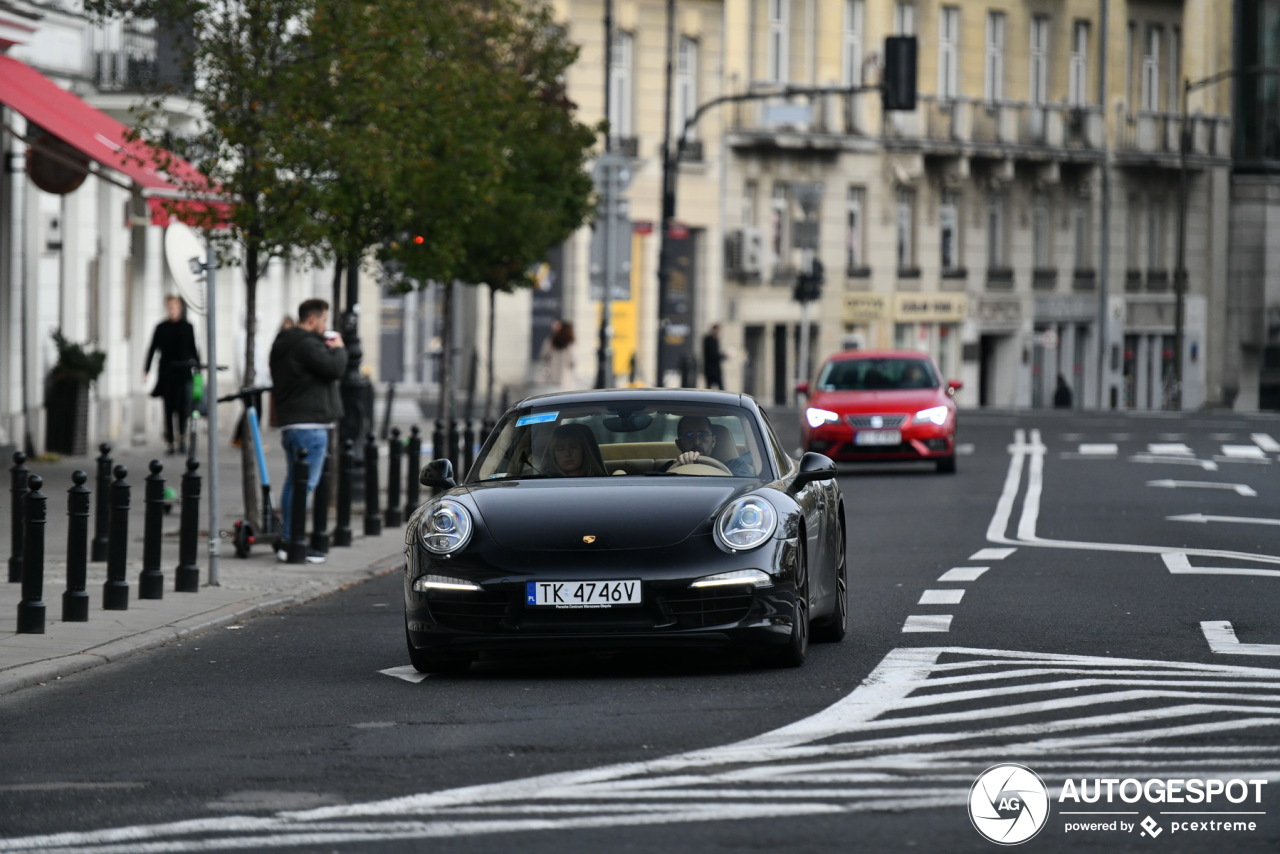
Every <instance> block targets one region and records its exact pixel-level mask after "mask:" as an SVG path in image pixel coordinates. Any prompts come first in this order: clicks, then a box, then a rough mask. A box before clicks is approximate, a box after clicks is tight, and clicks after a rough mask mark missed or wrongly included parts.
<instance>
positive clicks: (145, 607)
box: [0, 423, 428, 695]
mask: <svg viewBox="0 0 1280 854" xmlns="http://www.w3.org/2000/svg"><path fill="white" fill-rule="evenodd" d="M409 426H410V425H409V424H407V423H406V424H404V425H403V426H402V430H406V431H407V428H408V427H409ZM263 442H264V446H265V447H264V451H265V454H266V458H267V466H268V475H269V478H270V480H271V486H272V498H273V503H275V504H276V506H277V507H278V506H279V497H280V488H281V485H282V484H283V483H284V474H285V454H284V450H283V449H282V448H281V446H280V433H279V431H278V430H270V429H268V430H265V431H264V433H263ZM379 444H380V449H381V451H382V453H383V465H382V466H381V472H382V474H381V484H382V488H383V490H384V493H385V489H386V484H387V477H386V452H387V445H386V443H385V442H382V443H379ZM424 453H425V452H424ZM96 454H97V449H96V448H95V449H94V455H93V456H89V457H63V458H60V459H50V460H40V459H38V460H34V461H32V460H29V461H27V464H26V465H27V467H28V468H29V469H30V470H31V473H32V474H35V475H39V476H40V477H41V478H43V480H44V484H43V487H42V489H41V492H42V493H43V494H44V495H45V496H47V498H48V504H47V516H48V521H47V524H46V531H45V562H44V583H43V594H42V597H41V598H42V601H43V602H44V605H45V631H44V633H43V634H18V633H17V632H16V629H17V615H18V604H19V602H20V601H21V600H22V585H21V584H20V583H16V582H9V581H8V577H9V576H8V566H9V558H10V556H11V555H12V532H11V530H10V529H11V524H10V519H11V515H10V513H11V506H12V501H13V496H12V493H11V491H10V475H9V469H10V467H11V466H12V465H13V460H12V459H8V460H5V461H4V483H3V488H2V489H0V695H4V694H7V693H9V692H12V691H17V690H20V689H22V688H27V687H30V686H33V685H39V684H43V683H46V682H50V681H53V680H56V679H61V678H63V677H65V676H69V675H70V674H73V673H76V672H78V671H81V670H85V669H87V668H90V667H94V666H96V665H99V664H103V663H105V662H108V661H115V660H118V659H121V658H123V657H125V656H127V655H130V654H132V653H135V652H139V651H141V650H145V649H150V648H153V647H157V646H161V645H164V644H167V643H170V642H172V641H173V640H175V639H177V638H180V637H183V636H186V635H191V634H197V633H200V632H205V631H208V630H209V629H212V628H216V627H218V626H224V625H230V624H234V623H236V622H239V621H242V620H245V619H248V618H250V617H252V616H255V615H257V614H264V613H270V612H273V611H278V610H280V609H282V608H287V607H290V606H292V605H296V604H299V603H302V602H306V601H309V600H311V599H316V598H319V597H321V596H325V595H328V594H330V593H333V592H335V591H337V590H341V589H343V588H345V587H348V586H350V585H352V584H356V583H359V582H361V581H365V580H368V579H370V578H373V577H375V576H378V575H381V574H384V573H387V572H391V571H394V570H395V569H396V568H398V567H399V566H400V565H401V564H402V560H403V557H402V556H403V551H404V528H403V527H394V528H393V527H388V526H386V525H385V524H384V526H383V530H382V533H381V534H379V535H376V536H363V533H364V503H363V500H359V499H358V500H356V501H355V502H353V506H352V518H351V529H352V532H353V534H354V537H353V539H354V542H353V544H352V545H351V546H349V547H345V548H338V547H334V548H331V549H330V550H329V556H328V560H327V561H326V562H325V563H322V564H286V563H279V562H277V560H276V557H275V554H274V552H273V551H272V549H271V546H270V543H269V542H261V541H260V542H258V543H255V544H254V546H253V547H252V549H251V552H250V554H249V556H248V557H247V558H244V559H241V558H237V557H236V556H235V550H234V548H233V545H232V541H231V538H230V532H231V530H232V526H233V524H234V522H235V520H236V519H239V518H240V517H241V516H242V515H243V503H244V502H243V497H242V486H241V484H242V479H241V471H240V451H239V449H238V448H234V447H232V446H231V444H230V439H229V434H227V435H224V436H223V437H222V438H221V440H220V445H219V447H218V456H219V461H218V474H219V477H218V482H219V486H218V492H219V496H218V497H219V501H218V505H219V513H218V519H219V527H220V529H221V530H222V532H223V533H222V539H221V540H220V547H219V557H218V582H219V583H218V584H217V585H216V586H211V585H210V584H209V583H208V582H209V570H210V558H209V547H208V542H209V540H208V518H209V516H208V512H209V511H208V503H207V502H208V497H209V478H208V471H207V459H208V446H207V437H203V436H202V437H201V439H200V442H199V458H200V460H201V466H200V470H199V471H200V474H201V476H202V483H201V503H200V534H199V540H198V544H197V560H196V563H197V565H198V566H199V568H200V589H199V591H198V592H195V593H178V592H175V591H174V570H175V568H176V567H177V566H178V563H179V560H178V530H179V526H180V517H181V509H180V507H178V506H177V502H176V501H175V502H174V504H175V506H174V508H173V510H172V512H170V513H168V514H167V515H165V516H164V524H163V530H164V537H163V544H162V547H161V560H160V568H161V570H162V571H163V572H164V576H165V581H164V585H165V589H164V598H163V599H159V600H143V599H139V598H138V590H139V583H138V576H139V573H140V572H141V569H142V548H143V530H144V508H145V502H144V500H143V499H144V498H145V494H146V492H145V489H146V477H147V475H148V474H149V464H150V462H151V460H152V459H158V460H159V461H160V462H161V463H162V464H163V465H164V469H163V471H162V472H161V475H162V476H163V477H164V478H165V485H166V486H167V487H170V488H172V489H173V490H174V491H175V492H176V493H178V494H180V493H181V476H182V474H183V473H184V472H185V471H186V458H185V457H183V456H172V457H169V456H165V455H164V445H163V443H162V442H159V441H156V442H154V443H152V444H151V445H148V446H142V447H124V446H121V447H118V448H113V450H112V452H111V456H112V459H113V462H114V464H115V465H123V466H125V467H126V468H127V469H128V472H129V474H128V477H127V478H126V481H127V482H128V483H129V484H130V486H131V487H132V489H131V494H130V509H129V548H128V561H127V566H128V571H127V576H126V577H127V580H128V583H129V608H128V610H125V611H107V610H104V609H103V607H102V602H103V584H104V582H105V581H106V578H107V565H106V563H105V562H100V563H94V562H90V563H89V565H88V580H87V583H86V589H87V591H88V594H89V620H88V622H83V623H74V622H73V623H68V622H63V621H62V597H63V592H64V591H65V590H66V554H67V548H66V538H67V527H68V526H67V515H66V513H67V490H68V489H70V488H71V486H72V485H73V481H72V473H73V472H74V471H76V470H77V469H78V470H81V471H84V472H85V473H86V474H88V475H89V480H88V482H87V483H86V486H88V487H89V488H90V489H92V490H95V494H94V495H93V496H92V501H93V502H94V504H93V506H92V507H91V515H90V520H89V539H90V541H92V539H93V536H94V532H95V531H94V524H95V520H94V516H93V513H96V502H97V501H98V500H99V496H98V495H97V494H96V489H97V483H96V477H97V457H96ZM423 459H424V460H425V459H426V457H425V456H424V457H423ZM405 489H406V485H405V484H403V482H402V484H401V499H400V500H401V501H402V502H403V501H404V500H405ZM427 495H428V493H427V491H426V490H424V491H423V492H422V494H421V496H420V497H421V498H423V499H425V498H426V497H427ZM382 506H383V513H384V514H385V506H386V499H385V496H384V498H383V501H382ZM384 518H385V515H384ZM307 526H308V528H310V526H311V516H310V512H308V516H307ZM329 526H330V530H332V526H333V514H332V513H331V514H330V516H329Z"/></svg>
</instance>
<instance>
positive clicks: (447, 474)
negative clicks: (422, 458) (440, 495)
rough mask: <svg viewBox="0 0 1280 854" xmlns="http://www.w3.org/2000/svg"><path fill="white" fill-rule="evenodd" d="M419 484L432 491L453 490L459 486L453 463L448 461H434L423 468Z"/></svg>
mask: <svg viewBox="0 0 1280 854" xmlns="http://www.w3.org/2000/svg"><path fill="white" fill-rule="evenodd" d="M418 483H420V484H422V485H423V486H429V487H431V488H432V489H440V490H444V489H453V488H454V487H455V486H457V485H458V481H457V480H455V479H454V477H453V463H451V462H449V460H447V459H440V460H432V461H431V462H429V463H427V464H426V465H425V466H423V467H422V472H421V473H420V474H419V475H418Z"/></svg>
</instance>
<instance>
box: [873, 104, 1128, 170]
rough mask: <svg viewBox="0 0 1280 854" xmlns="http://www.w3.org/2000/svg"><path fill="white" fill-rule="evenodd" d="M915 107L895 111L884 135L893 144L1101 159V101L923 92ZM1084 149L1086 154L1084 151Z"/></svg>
mask: <svg viewBox="0 0 1280 854" xmlns="http://www.w3.org/2000/svg"><path fill="white" fill-rule="evenodd" d="M917 104H918V105H917V107H916V109H915V110H914V111H912V112H900V113H891V114H889V115H888V116H886V118H885V123H884V128H883V135H884V138H885V141H886V143H887V144H888V145H890V146H891V147H895V148H915V147H919V148H922V149H924V150H925V151H926V152H929V153H936V154H944V155H945V154H948V153H950V154H955V155H993V154H994V155H998V156H1001V157H1020V156H1021V157H1028V158H1029V159H1045V158H1053V159H1088V160H1092V159H1097V158H1099V157H1101V154H1102V148H1103V144H1104V142H1105V128H1104V126H1103V125H1104V123H1103V115H1102V110H1101V108H1100V107H1089V106H1071V105H1067V104H1029V103H1026V102H1021V101H984V100H981V99H975V98H965V97H960V98H951V99H939V98H938V97H936V96H933V95H922V96H921V97H920V99H919V100H918V102H917ZM1082 155H1083V156H1082Z"/></svg>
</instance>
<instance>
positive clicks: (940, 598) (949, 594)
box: [916, 590, 964, 605]
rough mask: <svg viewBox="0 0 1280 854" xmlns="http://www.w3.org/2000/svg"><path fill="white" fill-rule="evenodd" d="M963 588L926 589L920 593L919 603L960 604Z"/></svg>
mask: <svg viewBox="0 0 1280 854" xmlns="http://www.w3.org/2000/svg"><path fill="white" fill-rule="evenodd" d="M963 598H964V591H963V590H926V591H924V592H923V593H921V594H920V601H919V602H917V603H916V604H917V605H959V604H960V600H961V599H963Z"/></svg>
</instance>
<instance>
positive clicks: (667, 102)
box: [653, 0, 688, 387]
mask: <svg viewBox="0 0 1280 854" xmlns="http://www.w3.org/2000/svg"><path fill="white" fill-rule="evenodd" d="M675 33H676V4H675V0H667V65H666V72H665V73H666V89H665V94H664V96H663V109H662V216H661V219H660V220H659V221H658V227H659V228H660V229H661V231H660V232H659V234H658V349H657V351H656V352H655V354H654V371H653V385H654V386H655V387H658V386H661V385H662V368H663V364H662V354H663V348H664V342H665V341H666V329H665V328H664V326H663V322H662V321H663V315H664V313H665V312H666V308H667V307H666V300H667V288H668V286H669V285H670V283H671V266H672V259H671V253H672V251H673V250H672V248H671V238H670V236H669V232H670V230H671V226H672V224H673V223H674V222H675V218H676V170H677V169H678V168H679V166H680V152H679V149H677V150H676V152H675V153H674V154H673V153H672V151H671V95H672V79H673V77H674V69H673V58H674V52H675V37H676V36H675ZM687 126H688V123H687V122H686V127H687ZM683 137H684V134H683V133H682V134H681V142H683V141H684V138H683Z"/></svg>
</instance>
